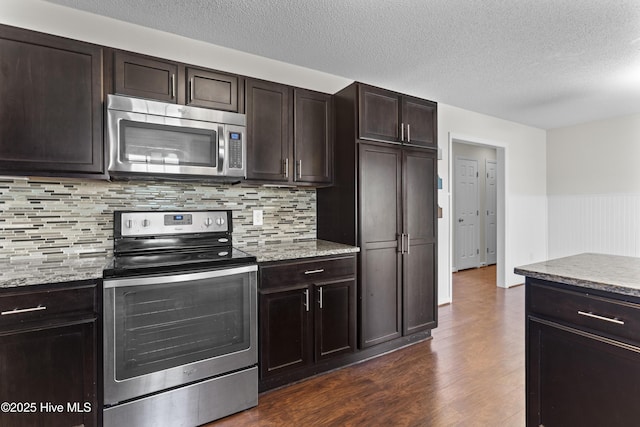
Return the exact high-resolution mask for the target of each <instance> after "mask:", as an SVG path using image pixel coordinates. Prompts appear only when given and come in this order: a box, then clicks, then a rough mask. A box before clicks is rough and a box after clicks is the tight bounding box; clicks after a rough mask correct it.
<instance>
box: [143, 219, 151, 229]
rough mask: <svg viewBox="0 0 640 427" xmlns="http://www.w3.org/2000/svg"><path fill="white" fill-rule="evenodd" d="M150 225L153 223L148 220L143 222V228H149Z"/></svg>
mask: <svg viewBox="0 0 640 427" xmlns="http://www.w3.org/2000/svg"><path fill="white" fill-rule="evenodd" d="M149 224H151V222H150V221H149V220H148V219H143V220H142V226H143V227H148V226H149Z"/></svg>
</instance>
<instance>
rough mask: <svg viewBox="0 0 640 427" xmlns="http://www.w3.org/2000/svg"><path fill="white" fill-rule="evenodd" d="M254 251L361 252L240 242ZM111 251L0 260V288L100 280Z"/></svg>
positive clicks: (276, 254)
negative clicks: (86, 254) (95, 253)
mask: <svg viewBox="0 0 640 427" xmlns="http://www.w3.org/2000/svg"><path fill="white" fill-rule="evenodd" d="M238 249H240V250H243V251H245V252H248V253H249V254H251V255H254V256H255V257H256V258H257V260H258V262H267V261H281V260H289V259H298V258H309V257H317V256H325V255H340V254H349V253H356V252H359V251H360V249H359V248H358V247H355V246H349V245H343V244H341V243H334V242H328V241H325V240H309V241H303V242H289V243H274V244H263V245H247V246H239V247H238ZM111 262H112V258H111V257H110V256H107V255H101V256H92V257H74V256H69V257H60V258H36V257H33V258H26V259H19V260H11V261H9V260H3V261H0V288H11V287H16V286H31V285H42V284H49V283H62V282H73V281H78V280H97V279H101V278H102V272H103V270H104V269H105V268H108V267H109V264H110V263H111Z"/></svg>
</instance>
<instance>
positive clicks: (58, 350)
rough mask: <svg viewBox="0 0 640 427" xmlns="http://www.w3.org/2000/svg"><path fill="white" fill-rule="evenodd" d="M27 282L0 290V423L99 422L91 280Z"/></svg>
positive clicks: (93, 286)
mask: <svg viewBox="0 0 640 427" xmlns="http://www.w3.org/2000/svg"><path fill="white" fill-rule="evenodd" d="M27 288H33V289H28V290H27V289H20V290H18V291H16V290H12V291H10V292H8V293H7V292H2V293H1V294H0V311H1V312H2V314H3V315H2V321H1V322H0V402H2V405H3V407H2V411H0V425H1V426H13V427H21V426H24V427H26V426H47V427H48V426H60V427H63V426H64V427H68V426H80V425H82V426H95V425H98V418H99V413H100V411H99V407H98V402H97V365H98V363H97V360H96V357H97V350H96V348H97V337H96V333H97V328H96V314H95V313H96V311H95V310H94V308H95V307H96V294H95V284H94V285H89V286H86V285H83V286H82V287H80V288H76V289H72V288H69V289H61V288H59V287H55V288H49V287H47V286H33V287H32V286H29V287H27ZM25 304H26V305H25ZM34 309H35V310H34ZM85 309H88V310H87V311H88V312H83V310H85ZM49 310H51V312H50V313H47V311H49Z"/></svg>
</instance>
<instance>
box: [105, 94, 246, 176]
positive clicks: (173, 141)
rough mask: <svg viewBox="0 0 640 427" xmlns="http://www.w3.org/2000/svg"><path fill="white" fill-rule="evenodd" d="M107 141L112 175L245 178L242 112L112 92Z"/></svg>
mask: <svg viewBox="0 0 640 427" xmlns="http://www.w3.org/2000/svg"><path fill="white" fill-rule="evenodd" d="M107 141H108V145H109V167H108V170H109V175H110V176H112V177H114V178H118V177H128V178H131V177H132V176H133V175H138V174H139V175H145V176H152V177H168V178H171V177H175V178H178V179H185V178H187V179H188V178H189V177H193V178H198V177H203V178H227V177H229V178H235V179H240V178H245V177H246V153H247V149H246V116H245V115H244V114H238V113H230V112H225V111H218V110H209V109H206V108H197V107H190V106H185V105H177V104H169V103H164V102H158V101H150V100H146V99H140V98H131V97H128V96H120V95H108V97H107Z"/></svg>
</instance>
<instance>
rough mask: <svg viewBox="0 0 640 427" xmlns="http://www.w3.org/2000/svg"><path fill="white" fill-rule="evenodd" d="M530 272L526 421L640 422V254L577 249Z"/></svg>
mask: <svg viewBox="0 0 640 427" xmlns="http://www.w3.org/2000/svg"><path fill="white" fill-rule="evenodd" d="M515 273H516V274H521V275H524V276H526V388H527V392H526V393H527V394H526V399H527V426H541V425H544V426H547V427H549V426H571V425H580V426H605V425H606V426H629V425H636V424H637V423H638V420H640V405H638V404H637V396H638V395H640V258H633V257H623V256H613V255H601V254H580V255H575V256H570V257H565V258H559V259H555V260H550V261H546V262H541V263H537V264H531V265H527V266H522V267H517V268H516V269H515Z"/></svg>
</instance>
